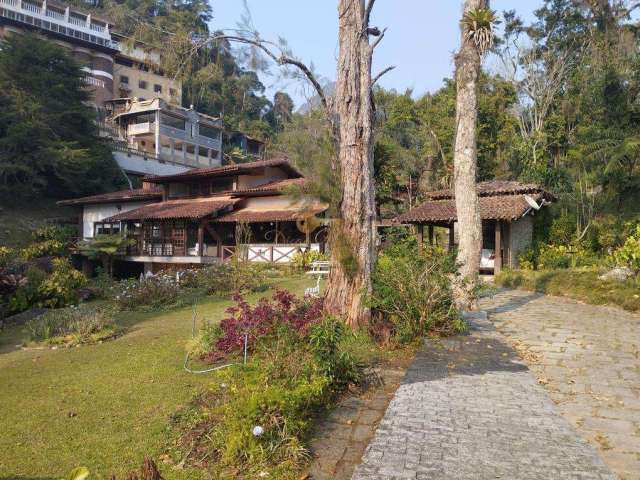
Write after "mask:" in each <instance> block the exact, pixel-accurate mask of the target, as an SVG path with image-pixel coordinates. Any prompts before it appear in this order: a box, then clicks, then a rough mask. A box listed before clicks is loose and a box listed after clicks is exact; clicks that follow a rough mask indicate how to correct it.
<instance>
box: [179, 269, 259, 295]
mask: <svg viewBox="0 0 640 480" xmlns="http://www.w3.org/2000/svg"><path fill="white" fill-rule="evenodd" d="M180 284H181V285H182V286H184V287H186V288H201V289H204V290H205V291H206V292H207V294H209V295H216V296H228V295H231V294H234V293H238V294H239V293H244V292H262V291H265V290H266V289H267V280H266V275H265V273H264V269H263V268H262V267H261V266H260V265H255V264H251V263H248V262H229V263H219V264H216V265H212V266H210V267H207V268H201V269H197V270H196V269H194V270H187V271H185V272H183V273H182V275H181V280H180Z"/></svg>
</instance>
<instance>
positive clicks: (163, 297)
mask: <svg viewBox="0 0 640 480" xmlns="http://www.w3.org/2000/svg"><path fill="white" fill-rule="evenodd" d="M116 290H117V293H116V296H115V301H116V305H118V307H120V309H122V310H135V309H137V308H140V307H150V308H160V307H165V306H167V305H173V304H175V303H176V302H177V300H178V294H179V293H180V288H179V286H178V283H176V280H175V277H173V276H171V275H153V276H149V277H144V278H143V279H141V280H135V279H130V280H123V281H122V282H120V283H119V284H118V286H117V287H116Z"/></svg>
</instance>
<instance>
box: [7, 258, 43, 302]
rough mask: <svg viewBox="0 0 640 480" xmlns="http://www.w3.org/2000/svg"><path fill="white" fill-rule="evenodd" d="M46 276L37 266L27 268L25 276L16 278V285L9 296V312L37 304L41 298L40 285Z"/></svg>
mask: <svg viewBox="0 0 640 480" xmlns="http://www.w3.org/2000/svg"><path fill="white" fill-rule="evenodd" d="M14 278H15V275H14ZM46 278H47V274H46V273H45V272H44V271H42V270H40V269H39V268H34V267H33V268H30V269H29V270H27V272H26V274H25V276H24V277H20V280H18V287H17V289H16V290H15V292H14V293H13V295H12V296H11V297H10V298H9V306H8V310H9V313H11V314H15V313H20V312H24V311H25V310H29V309H30V308H33V307H37V306H39V305H40V302H41V300H42V294H41V292H40V287H41V285H42V283H43V282H44V281H45V279H46Z"/></svg>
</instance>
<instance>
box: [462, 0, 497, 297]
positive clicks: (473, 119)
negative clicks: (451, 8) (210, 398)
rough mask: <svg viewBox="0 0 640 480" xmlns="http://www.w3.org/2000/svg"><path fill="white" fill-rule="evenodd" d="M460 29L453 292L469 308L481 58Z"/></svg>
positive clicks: (478, 236)
mask: <svg viewBox="0 0 640 480" xmlns="http://www.w3.org/2000/svg"><path fill="white" fill-rule="evenodd" d="M488 7H489V2H488V0H465V2H464V12H465V13H466V12H469V11H472V10H477V9H483V8H488ZM460 30H461V46H460V51H459V52H458V55H457V56H456V89H457V93H456V140H455V149H454V156H453V163H454V174H453V178H454V187H455V196H456V211H457V214H458V239H459V240H458V262H459V263H460V269H459V273H460V277H459V278H458V279H456V281H455V291H456V301H457V304H458V306H459V307H460V308H472V307H473V306H474V305H473V290H474V288H475V286H476V285H477V281H478V269H479V267H480V250H481V248H482V227H481V223H480V208H479V204H478V194H477V191H476V170H477V156H478V155H477V153H478V152H477V139H476V125H477V120H478V78H479V76H480V64H481V57H480V52H479V51H478V48H477V47H476V45H475V42H474V41H473V39H471V38H468V37H467V36H466V31H465V27H464V25H463V24H462V23H461V25H460Z"/></svg>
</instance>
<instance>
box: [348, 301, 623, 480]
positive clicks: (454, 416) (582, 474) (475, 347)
mask: <svg viewBox="0 0 640 480" xmlns="http://www.w3.org/2000/svg"><path fill="white" fill-rule="evenodd" d="M496 302H497V300H496ZM495 305H496V306H497V303H496V304H495ZM495 478H502V479H510V480H512V479H518V480H528V479H536V480H539V479H544V480H551V479H554V480H555V479H562V480H564V479H584V480H588V479H608V480H613V479H615V478H616V477H615V475H614V474H612V473H611V471H610V470H609V469H608V468H607V467H606V465H605V464H604V462H603V461H602V460H601V459H600V457H599V456H598V454H597V452H596V450H595V449H594V448H593V447H592V446H591V445H590V444H589V443H588V442H587V441H586V440H584V439H582V438H581V437H580V436H579V435H578V434H577V433H576V431H575V430H574V429H573V428H572V427H571V425H570V424H569V423H568V422H567V421H566V420H565V419H564V418H563V417H562V416H561V415H560V414H559V413H558V411H557V410H556V407H555V405H554V403H553V402H552V401H551V399H550V398H549V396H548V395H547V394H546V392H545V390H544V389H543V388H542V387H541V386H540V385H539V384H538V383H537V381H536V378H535V377H534V376H533V375H532V374H531V372H530V371H529V370H528V368H527V366H526V364H525V363H524V361H523V360H522V359H521V358H520V357H519V356H518V354H517V353H516V351H515V350H514V349H513V348H512V347H511V346H510V345H508V344H507V343H506V342H505V340H504V337H502V336H501V335H500V334H499V333H498V332H496V330H495V329H494V328H493V326H492V325H491V324H490V323H489V321H487V320H486V317H485V318H482V316H477V317H476V318H474V319H473V320H471V330H470V333H469V335H461V336H457V337H454V338H451V339H446V340H442V341H438V342H435V341H427V342H426V343H425V345H424V347H423V348H422V349H421V350H420V351H419V352H418V354H417V356H416V358H415V360H414V363H413V364H412V366H411V367H410V368H409V370H408V371H407V374H406V376H405V378H404V380H403V382H402V385H401V386H400V388H399V389H398V390H397V392H396V394H395V396H394V398H393V400H392V401H391V403H390V405H389V408H388V409H387V412H386V413H385V416H384V418H383V419H382V421H381V422H380V424H379V427H378V429H377V431H376V434H375V437H374V439H373V440H372V442H371V443H370V444H369V446H368V447H367V449H366V452H365V455H364V458H363V462H362V464H360V465H359V466H358V467H357V469H356V471H355V473H354V475H353V479H355V480H369V479H379V480H384V479H389V480H391V479H416V480H418V479H434V480H435V479H452V480H453V479H456V480H464V479H474V480H482V479H495Z"/></svg>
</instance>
